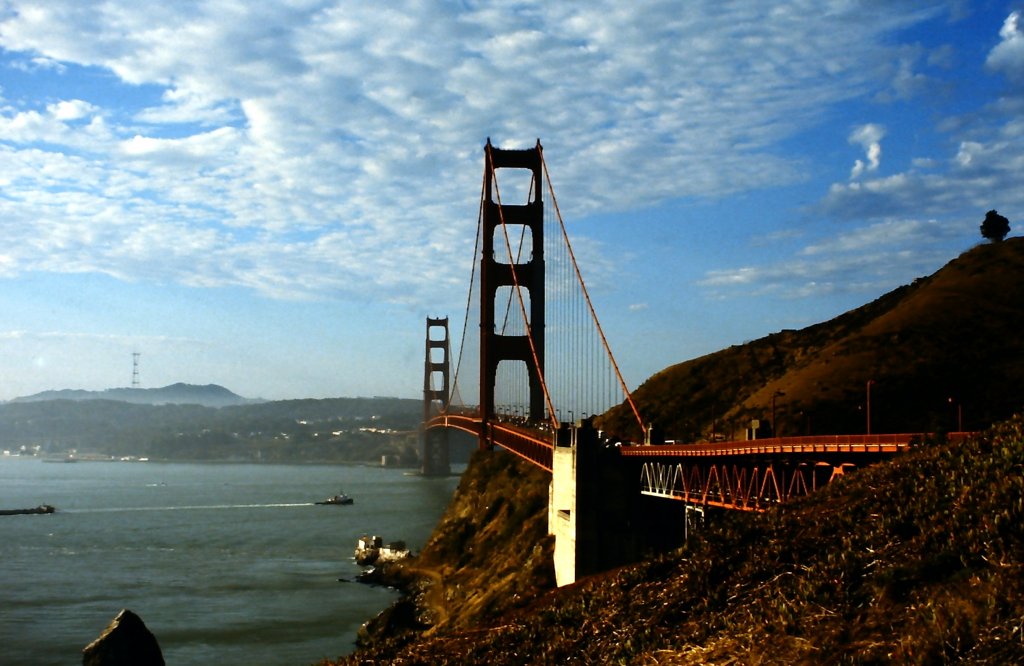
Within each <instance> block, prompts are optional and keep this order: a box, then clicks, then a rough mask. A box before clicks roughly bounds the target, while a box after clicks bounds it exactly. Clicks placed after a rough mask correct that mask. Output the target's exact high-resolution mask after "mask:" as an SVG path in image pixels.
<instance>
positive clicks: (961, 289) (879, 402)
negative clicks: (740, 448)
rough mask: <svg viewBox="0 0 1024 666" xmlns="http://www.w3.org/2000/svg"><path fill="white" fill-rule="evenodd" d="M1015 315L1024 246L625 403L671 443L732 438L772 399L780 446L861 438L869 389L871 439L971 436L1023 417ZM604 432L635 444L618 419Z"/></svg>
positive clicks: (739, 350)
mask: <svg viewBox="0 0 1024 666" xmlns="http://www.w3.org/2000/svg"><path fill="white" fill-rule="evenodd" d="M1021 303H1024V238H1011V239H1008V240H1006V241H1004V242H1002V243H993V244H985V245H979V246H977V247H975V248H973V249H972V250H970V251H968V252H966V253H964V254H963V255H962V256H960V257H959V258H957V259H955V260H954V261H951V262H950V263H949V264H947V265H946V266H945V267H944V268H942V269H941V270H940V271H938V272H937V273H935V274H934V275H932V276H930V277H927V278H922V279H918V280H916V281H915V282H914V283H913V284H911V285H908V286H905V287H901V288H899V289H896V290H895V291H892V292H890V293H889V294H886V295H885V296H882V297H881V298H879V299H877V300H876V301H874V302H872V303H869V304H868V305H865V306H863V307H861V308H858V309H856V310H853V311H851V312H848V313H846V314H844V315H842V316H840V317H837V318H835V319H833V320H831V321H828V322H825V323H822V324H818V325H815V326H811V327H809V328H805V329H802V330H799V331H781V332H779V333H775V334H773V335H769V336H767V337H765V338H761V339H760V340H755V341H753V342H750V343H748V344H745V345H742V346H733V347H730V348H728V349H723V350H721V351H718V352H715V353H714V354H709V355H707V356H703V357H700V358H697V359H693V360H690V361H686V362H684V363H680V364H678V365H675V366H672V367H670V368H667V369H665V370H663V371H662V372H659V373H658V374H656V375H654V376H653V377H651V378H650V379H648V380H647V381H646V382H644V383H643V385H641V386H640V387H639V388H638V389H637V390H636V391H635V392H634V394H633V397H634V399H635V400H636V402H637V404H638V406H639V409H640V412H641V414H643V415H644V417H645V419H646V420H647V421H649V422H653V423H655V424H656V425H657V426H659V427H660V428H661V430H662V431H663V432H664V433H665V435H666V437H669V438H672V439H682V440H686V441H696V440H699V439H702V438H709V437H710V435H711V433H712V429H714V430H715V432H717V433H720V434H724V435H725V436H727V437H730V436H735V437H741V436H742V433H743V428H744V427H745V426H746V425H747V424H748V423H749V421H750V419H752V418H756V419H760V420H762V421H770V420H771V416H770V415H771V402H772V396H773V395H774V396H776V418H777V421H778V424H777V425H778V428H777V429H778V432H779V434H782V435H800V434H811V433H863V432H864V431H865V430H866V413H865V410H866V399H867V382H868V381H869V380H870V381H873V382H874V383H873V385H872V389H871V391H872V395H871V398H872V404H871V408H872V432H917V431H936V430H942V431H950V430H955V429H957V428H958V427H960V426H959V421H962V427H963V429H964V430H977V429H981V428H984V427H986V426H988V425H989V424H991V423H993V422H994V421H996V420H1000V419H1005V418H1007V417H1009V416H1010V415H1011V414H1014V413H1015V412H1017V411H1018V410H1020V409H1021V407H1022V406H1024V335H1021V334H1020V331H1022V330H1024V307H1021ZM778 392H781V394H779V393H778ZM602 425H603V427H604V429H605V430H608V431H610V432H613V433H616V434H618V435H620V436H629V437H632V438H634V439H635V438H638V437H639V433H638V432H637V431H636V425H635V423H634V422H633V420H632V417H631V415H630V414H629V413H628V412H627V410H625V409H624V408H622V407H619V408H616V409H614V410H612V411H611V412H609V414H608V415H607V416H606V417H605V419H604V420H603V424H602Z"/></svg>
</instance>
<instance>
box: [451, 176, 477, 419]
mask: <svg viewBox="0 0 1024 666" xmlns="http://www.w3.org/2000/svg"><path fill="white" fill-rule="evenodd" d="M486 187H487V174H486V173H485V174H484V175H483V178H482V179H481V181H480V206H479V208H478V210H477V215H476V241H475V242H474V243H473V262H472V266H471V268H470V271H469V295H468V296H466V312H465V314H464V315H463V317H462V339H461V340H459V360H458V361H457V362H456V363H455V377H454V378H453V379H452V385H451V395H449V396H448V405H449V407H450V406H451V405H452V404H453V403H454V400H453V398H454V397H455V394H456V393H458V390H459V389H458V387H459V370H461V369H462V354H463V353H464V352H465V351H466V329H467V328H469V311H470V309H472V305H473V285H474V284H475V283H476V258H477V255H478V254H479V252H480V241H481V240H482V236H483V233H482V229H483V224H484V192H485V191H486ZM460 399H461V396H460Z"/></svg>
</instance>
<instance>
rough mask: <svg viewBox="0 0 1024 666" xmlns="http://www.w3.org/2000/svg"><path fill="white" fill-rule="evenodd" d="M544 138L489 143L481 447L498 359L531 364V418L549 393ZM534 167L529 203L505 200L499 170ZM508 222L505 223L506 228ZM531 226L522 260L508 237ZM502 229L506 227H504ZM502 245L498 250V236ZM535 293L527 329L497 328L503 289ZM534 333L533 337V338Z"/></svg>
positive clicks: (486, 444)
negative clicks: (515, 144)
mask: <svg viewBox="0 0 1024 666" xmlns="http://www.w3.org/2000/svg"><path fill="white" fill-rule="evenodd" d="M541 150H542V148H541V145H540V140H538V141H537V145H536V146H535V147H534V148H530V149H527V150H501V149H499V148H495V147H494V146H492V145H491V140H490V139H488V140H487V146H486V147H485V148H484V183H485V185H484V202H483V216H482V218H483V228H482V235H483V239H482V240H483V251H482V256H481V259H480V415H481V417H482V419H483V427H482V428H481V436H480V446H481V448H490V447H491V446H492V444H491V443H490V438H489V437H488V436H487V433H488V430H489V428H488V426H489V424H491V423H492V422H493V421H494V416H495V405H494V389H495V382H496V379H497V374H498V364H500V363H501V362H502V361H522V362H524V363H525V364H526V369H527V373H528V384H529V391H530V402H529V414H528V416H529V419H530V420H531V421H543V420H544V418H545V416H544V404H545V401H544V393H543V387H542V386H541V375H542V372H543V369H544V203H543V200H542V192H543V188H542V187H541V183H542V175H543V174H542V173H541V169H542V162H543V160H542V156H541ZM503 168H504V169H521V170H529V171H531V172H532V181H531V184H530V187H531V193H530V197H529V200H528V201H527V203H525V204H516V205H512V204H506V203H503V202H499V196H500V194H501V193H500V187H499V188H498V191H497V192H496V191H495V172H496V171H497V170H498V169H503ZM502 225H504V226H505V228H504V229H501V227H502ZM510 226H512V227H517V226H518V227H520V228H521V227H527V228H528V229H529V230H530V235H531V237H532V246H531V249H532V254H531V256H529V257H527V258H526V261H525V262H522V263H520V262H519V258H513V257H511V256H510V253H509V251H508V250H507V249H506V238H507V237H515V238H519V237H520V236H519V234H518V233H517V232H508V227H510ZM499 229H500V230H499ZM496 233H497V234H500V237H499V238H500V245H499V248H498V250H497V251H495V247H494V246H495V235H496ZM517 284H518V286H519V287H520V288H521V289H525V290H527V291H528V292H529V298H530V303H529V306H530V311H529V313H528V317H529V321H528V322H526V323H527V324H528V328H527V333H526V334H522V335H504V334H502V333H501V332H499V331H498V330H497V328H496V327H495V320H494V313H495V301H496V298H497V293H498V289H499V288H501V287H512V288H513V289H515V287H516V285H517ZM531 338H532V340H531Z"/></svg>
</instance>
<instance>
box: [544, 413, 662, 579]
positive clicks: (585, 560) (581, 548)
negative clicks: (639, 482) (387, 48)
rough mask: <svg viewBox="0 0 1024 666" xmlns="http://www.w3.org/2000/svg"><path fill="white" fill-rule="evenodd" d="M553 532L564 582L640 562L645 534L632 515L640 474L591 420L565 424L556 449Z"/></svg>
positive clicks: (550, 521)
mask: <svg viewBox="0 0 1024 666" xmlns="http://www.w3.org/2000/svg"><path fill="white" fill-rule="evenodd" d="M553 454H554V455H553V460H552V470H551V486H550V490H549V493H548V533H549V534H553V535H554V537H555V580H556V582H557V584H558V586H559V587H561V586H563V585H568V584H570V583H573V582H575V581H576V580H578V579H579V578H582V577H583V576H588V575H591V574H595V573H600V572H602V571H607V570H608V569H611V568H613V567H616V566H620V565H623V564H627V563H629V562H635V561H636V560H637V559H638V558H639V556H640V549H641V547H642V541H643V539H642V538H641V537H642V535H641V534H640V533H639V531H638V529H637V527H638V526H637V525H635V524H634V520H632V518H633V516H634V515H635V511H636V503H635V501H634V498H635V497H636V495H637V493H636V488H635V484H636V479H635V478H634V476H635V475H634V474H631V473H630V472H629V468H630V466H629V465H624V464H623V461H622V458H621V457H620V456H619V454H618V450H617V449H616V448H614V447H611V446H606V445H605V444H604V443H603V442H601V441H600V439H599V437H598V433H597V431H596V430H594V428H593V427H592V426H591V424H590V422H589V421H580V422H577V423H576V424H574V425H571V426H570V425H568V424H562V427H561V428H560V429H559V430H558V433H557V435H556V440H555V447H554V452H553Z"/></svg>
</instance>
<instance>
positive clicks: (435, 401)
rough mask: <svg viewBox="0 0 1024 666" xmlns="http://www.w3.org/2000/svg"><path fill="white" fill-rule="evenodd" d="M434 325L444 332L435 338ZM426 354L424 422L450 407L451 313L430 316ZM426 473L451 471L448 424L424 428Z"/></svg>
mask: <svg viewBox="0 0 1024 666" xmlns="http://www.w3.org/2000/svg"><path fill="white" fill-rule="evenodd" d="M431 329H439V330H440V331H441V336H440V337H437V338H432V336H431ZM426 347H427V349H426V358H425V360H424V362H423V423H424V425H425V424H426V423H427V421H429V420H430V417H432V416H434V414H436V413H440V412H443V411H446V410H447V409H448V398H449V395H450V388H451V387H450V379H449V374H450V368H451V360H450V358H449V355H450V350H451V347H450V345H449V344H448V317H444V318H442V319H431V318H430V317H427V344H426ZM420 471H421V473H422V474H423V475H424V476H447V475H448V474H450V473H451V465H450V463H449V454H448V428H425V429H424V430H423V460H422V466H421V468H420Z"/></svg>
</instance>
